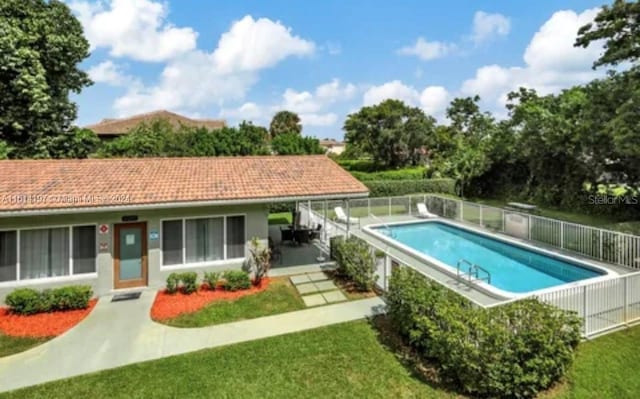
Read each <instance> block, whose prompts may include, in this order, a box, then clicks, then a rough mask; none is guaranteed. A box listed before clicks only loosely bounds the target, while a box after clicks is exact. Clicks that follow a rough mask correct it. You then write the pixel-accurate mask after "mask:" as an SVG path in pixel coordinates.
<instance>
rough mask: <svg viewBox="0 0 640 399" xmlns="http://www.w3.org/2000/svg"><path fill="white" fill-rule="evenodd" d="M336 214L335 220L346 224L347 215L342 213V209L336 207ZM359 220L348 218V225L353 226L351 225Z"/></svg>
mask: <svg viewBox="0 0 640 399" xmlns="http://www.w3.org/2000/svg"><path fill="white" fill-rule="evenodd" d="M334 210H335V212H336V220H337V221H338V222H340V223H345V224H346V223H347V214H346V213H344V209H342V207H340V206H337V207H336V208H335V209H334ZM359 222H360V220H359V219H358V218H349V223H350V224H353V223H356V224H357V223H359Z"/></svg>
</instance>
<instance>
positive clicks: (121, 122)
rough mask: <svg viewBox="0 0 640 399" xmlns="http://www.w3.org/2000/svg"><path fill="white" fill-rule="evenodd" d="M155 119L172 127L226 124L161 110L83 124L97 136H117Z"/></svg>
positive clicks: (215, 120) (208, 126) (216, 127)
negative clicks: (87, 124)
mask: <svg viewBox="0 0 640 399" xmlns="http://www.w3.org/2000/svg"><path fill="white" fill-rule="evenodd" d="M157 119H164V120H166V121H168V122H169V123H170V124H171V125H172V126H174V127H179V126H180V125H181V124H182V125H185V126H190V127H206V128H207V129H221V128H223V127H225V125H226V122H225V121H224V120H222V119H192V118H187V117H186V116H182V115H178V114H176V113H173V112H169V111H164V110H163V111H154V112H149V113H146V114H140V115H134V116H130V117H128V118H122V119H103V120H102V121H100V122H99V123H96V124H94V125H89V126H85V128H86V129H91V130H93V131H94V132H95V133H96V134H97V135H99V136H118V135H122V134H126V133H127V132H128V131H129V130H131V129H133V128H134V127H136V126H137V125H139V124H140V123H142V122H147V123H148V122H151V121H154V120H157Z"/></svg>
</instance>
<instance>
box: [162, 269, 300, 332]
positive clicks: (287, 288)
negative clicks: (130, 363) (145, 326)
mask: <svg viewBox="0 0 640 399" xmlns="http://www.w3.org/2000/svg"><path fill="white" fill-rule="evenodd" d="M299 309H304V302H302V299H301V298H300V296H299V295H298V292H297V291H296V289H295V288H294V287H293V286H292V285H291V283H289V281H288V280H287V279H285V278H278V279H274V280H273V281H272V282H271V284H270V285H269V287H268V288H267V289H266V290H264V291H262V292H260V293H257V294H253V295H248V296H245V297H242V298H239V299H236V300H234V301H220V302H214V303H213V304H211V305H209V306H207V307H205V308H203V309H201V310H199V311H197V312H194V313H188V314H183V315H180V316H178V317H176V318H174V319H169V320H166V321H163V323H165V324H168V325H170V326H174V327H203V326H210V325H213V324H221V323H228V322H231V321H238V320H244V319H253V318H256V317H262V316H269V315H273V314H277V313H284V312H291V311H294V310H299Z"/></svg>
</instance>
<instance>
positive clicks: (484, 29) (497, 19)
mask: <svg viewBox="0 0 640 399" xmlns="http://www.w3.org/2000/svg"><path fill="white" fill-rule="evenodd" d="M510 31H511V21H510V20H509V18H507V17H505V16H504V15H502V14H489V13H486V12H484V11H476V13H475V14H474V16H473V34H472V36H471V39H472V40H473V42H474V43H476V44H480V43H483V42H485V41H487V40H490V39H492V38H494V37H496V36H506V35H508V34H509V32H510Z"/></svg>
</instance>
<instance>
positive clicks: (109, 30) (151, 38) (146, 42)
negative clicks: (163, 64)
mask: <svg viewBox="0 0 640 399" xmlns="http://www.w3.org/2000/svg"><path fill="white" fill-rule="evenodd" d="M69 6H70V7H71V9H72V10H73V11H74V12H75V13H76V15H77V16H78V19H79V20H80V22H81V23H82V27H83V28H84V33H85V35H86V37H87V39H88V40H89V43H90V44H91V48H92V49H96V48H101V47H104V48H108V49H109V52H110V54H111V55H112V56H114V57H130V58H133V59H135V60H140V61H165V60H168V59H171V58H175V57H176V56H178V55H181V54H184V53H185V52H187V51H190V50H193V49H195V47H196V39H197V37H198V34H197V33H196V32H195V31H194V30H193V29H191V28H178V27H175V26H173V25H172V24H170V23H168V22H167V21H166V18H167V14H168V12H169V10H168V7H167V4H166V3H159V2H154V1H151V0H111V1H110V2H109V5H108V7H105V5H104V4H103V3H89V2H87V1H84V0H80V1H72V2H71V3H70V4H69Z"/></svg>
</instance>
